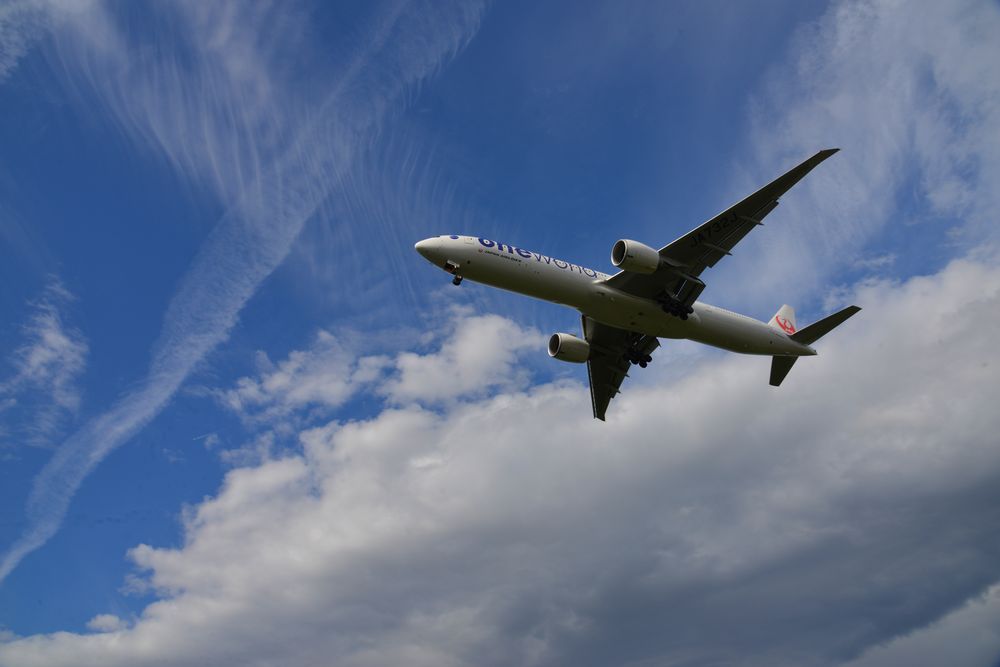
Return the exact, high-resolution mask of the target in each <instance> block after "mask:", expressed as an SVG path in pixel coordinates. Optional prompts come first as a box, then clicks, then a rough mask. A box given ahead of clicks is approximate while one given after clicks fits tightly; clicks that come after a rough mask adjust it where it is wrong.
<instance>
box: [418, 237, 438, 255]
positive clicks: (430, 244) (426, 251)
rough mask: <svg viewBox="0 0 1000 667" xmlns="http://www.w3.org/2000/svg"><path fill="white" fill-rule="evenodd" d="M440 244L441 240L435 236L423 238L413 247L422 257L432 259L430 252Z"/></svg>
mask: <svg viewBox="0 0 1000 667" xmlns="http://www.w3.org/2000/svg"><path fill="white" fill-rule="evenodd" d="M439 245H441V240H440V239H437V238H431V239H424V240H423V241H417V242H416V243H415V244H414V245H413V247H414V249H416V251H417V252H419V253H420V254H421V255H423V256H424V259H432V257H431V253H433V252H434V251H435V250H437V248H438V246H439Z"/></svg>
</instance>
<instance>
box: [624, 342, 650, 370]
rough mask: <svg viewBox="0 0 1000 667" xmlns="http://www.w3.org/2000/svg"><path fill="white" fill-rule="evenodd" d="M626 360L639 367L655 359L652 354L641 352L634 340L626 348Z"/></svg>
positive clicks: (643, 366)
mask: <svg viewBox="0 0 1000 667" xmlns="http://www.w3.org/2000/svg"><path fill="white" fill-rule="evenodd" d="M636 342H638V341H636ZM625 360H626V361H628V362H629V363H630V364H634V365H636V366H638V367H639V368H645V367H646V364H648V363H649V362H651V361H652V360H653V357H652V355H649V354H646V353H645V352H640V351H639V350H638V349H637V348H636V343H635V342H633V343H632V345H631V346H630V347H629V348H628V349H627V350H625Z"/></svg>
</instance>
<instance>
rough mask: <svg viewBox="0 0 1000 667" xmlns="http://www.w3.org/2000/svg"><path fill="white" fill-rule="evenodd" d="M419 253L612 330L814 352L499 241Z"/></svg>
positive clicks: (443, 239) (751, 322) (746, 320)
mask: <svg viewBox="0 0 1000 667" xmlns="http://www.w3.org/2000/svg"><path fill="white" fill-rule="evenodd" d="M416 249H417V250H418V251H419V252H420V254H421V255H423V256H424V257H425V258H426V259H427V260H428V261H430V262H432V263H434V264H436V265H437V266H439V267H441V268H444V269H445V270H448V271H449V272H450V273H454V274H457V275H460V276H462V278H467V279H469V280H474V281H476V282H479V283H484V284H486V285H491V286H493V287H499V288H501V289H505V290H510V291H512V292H517V293H519V294H525V295H527V296H532V297H535V298H537V299H544V300H545V301H551V302H553V303H559V304H563V305H566V306H570V307H572V308H575V309H577V310H578V311H580V312H581V313H583V314H584V315H586V316H588V317H590V318H592V319H594V320H597V321H598V322H601V323H603V324H606V325H608V326H612V327H617V328H619V329H626V330H628V331H636V332H639V333H643V334H646V335H649V336H656V337H657V338H688V339H690V340H694V341H697V342H699V343H704V344H706V345H712V346H714V347H719V348H722V349H725V350H730V351H732V352H741V353H743V354H766V355H789V356H805V355H813V354H816V352H815V350H813V349H812V348H811V347H809V346H808V345H803V344H801V343H797V342H795V341H794V340H792V339H791V338H789V337H788V336H787V335H785V334H784V333H783V332H781V331H779V330H778V329H776V328H774V327H771V326H768V325H767V324H766V323H764V322H761V321H759V320H755V319H753V318H752V317H747V316H745V315H740V314H738V313H733V312H730V311H728V310H724V309H722V308H717V307H715V306H710V305H709V304H707V303H702V302H700V301H699V302H695V303H694V306H693V307H694V312H693V313H691V314H690V315H689V316H688V318H687V319H686V320H682V319H680V318H679V317H676V316H674V315H670V314H668V313H666V312H664V311H663V309H662V308H661V307H660V305H659V304H657V303H656V302H655V301H653V300H651V299H644V298H641V297H637V296H634V295H631V294H626V293H625V292H622V291H621V290H617V289H615V288H613V287H611V286H609V285H607V284H606V283H605V281H606V280H607V279H608V278H609V277H610V276H609V275H608V274H606V273H602V272H600V271H595V270H593V269H590V268H587V267H584V266H581V265H577V264H573V263H571V262H566V261H563V260H560V259H554V258H552V257H548V256H546V255H542V254H540V253H537V252H532V251H529V250H524V249H523V248H518V247H516V246H511V245H508V244H505V243H500V242H497V241H491V240H489V239H484V238H475V237H472V236H438V237H434V238H429V239H425V240H423V241H420V242H419V243H417V245H416Z"/></svg>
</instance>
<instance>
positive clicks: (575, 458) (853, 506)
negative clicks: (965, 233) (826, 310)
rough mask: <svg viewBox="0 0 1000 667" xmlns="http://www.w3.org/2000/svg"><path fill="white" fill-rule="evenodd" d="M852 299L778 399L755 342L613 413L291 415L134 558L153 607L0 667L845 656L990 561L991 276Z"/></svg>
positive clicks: (568, 404) (973, 269) (771, 660)
mask: <svg viewBox="0 0 1000 667" xmlns="http://www.w3.org/2000/svg"><path fill="white" fill-rule="evenodd" d="M970 284H975V285H978V286H979V289H977V290H975V291H970V290H969V289H967V286H968V285H970ZM931 295H935V296H936V297H938V298H937V299H936V303H939V304H943V305H941V306H940V307H938V308H937V309H935V310H934V311H928V308H927V303H928V298H929V297H930V296H931ZM852 296H853V298H854V299H855V300H857V301H858V302H859V303H864V304H865V306H866V313H868V315H867V316H866V317H865V318H864V319H862V320H859V321H857V322H852V326H851V327H849V328H848V327H845V328H844V331H842V332H841V331H838V333H836V334H832V335H831V336H830V337H829V338H828V339H824V345H823V347H822V350H821V354H820V356H819V357H816V358H813V359H808V360H806V362H803V363H801V364H799V365H797V366H796V368H795V369H794V371H793V373H792V374H791V375H790V376H789V379H788V380H787V381H786V384H787V386H786V387H782V389H781V391H780V392H776V391H774V390H772V389H771V388H770V387H768V386H767V382H766V376H767V363H766V360H762V359H757V358H740V357H724V358H718V359H711V360H707V361H705V362H704V363H703V364H702V365H701V366H700V367H699V368H697V369H696V371H695V372H694V373H692V374H691V375H690V376H689V377H687V378H686V379H684V380H682V381H681V382H679V383H676V384H674V385H672V386H656V385H653V386H645V387H634V388H633V389H632V390H631V391H629V392H626V393H625V394H623V395H622V396H621V397H619V399H618V402H616V406H615V407H616V410H615V412H614V414H613V415H611V416H610V418H609V421H608V423H607V424H606V425H602V424H598V423H596V422H594V421H592V420H591V419H590V418H589V404H588V400H587V395H586V389H585V388H584V387H582V386H581V385H579V384H576V383H568V384H567V383H558V384H548V385H542V386H538V387H534V388H532V389H530V390H528V391H522V392H516V393H508V394H505V395H500V396H496V397H494V398H484V399H480V400H477V401H471V402H467V403H463V404H459V405H455V406H454V407H453V408H452V409H450V410H446V411H444V412H443V413H436V412H429V411H426V410H425V409H422V408H419V407H416V406H415V405H413V404H408V405H404V406H401V407H399V408H388V409H386V410H384V411H383V412H381V413H380V414H378V415H377V416H376V417H374V418H372V419H370V420H366V421H361V422H352V423H346V424H341V423H338V422H331V423H329V424H326V425H323V426H320V427H317V428H314V429H310V430H307V431H305V432H303V433H302V435H301V451H300V453H298V454H296V455H289V456H285V457H283V458H279V459H276V460H269V461H266V462H264V463H262V464H260V465H258V466H253V467H249V468H242V469H237V470H234V471H232V472H230V473H229V475H228V476H227V478H226V481H225V484H224V485H223V488H222V489H221V491H220V492H219V494H218V495H217V496H216V497H214V498H212V499H209V500H207V501H206V502H204V503H203V504H201V505H200V506H198V507H197V508H196V509H195V510H194V511H193V512H192V513H191V514H190V516H189V518H188V520H187V522H186V525H185V538H184V545H183V546H182V547H180V548H177V549H161V548H154V547H151V546H147V545H141V546H138V547H136V548H135V549H133V550H132V552H131V557H132V559H133V560H134V562H135V563H136V565H137V567H138V568H140V569H141V570H142V571H144V572H145V573H146V576H147V577H148V581H149V583H150V585H151V586H152V587H153V588H154V589H155V590H157V591H159V592H160V595H161V596H162V599H161V600H160V601H158V602H155V603H153V604H151V605H150V606H149V607H147V608H146V610H145V611H144V612H143V614H142V616H141V617H140V618H138V619H135V620H134V622H133V624H132V626H131V627H129V628H127V629H120V630H114V629H111V630H107V631H102V632H100V633H99V634H91V635H75V634H68V633H59V634H55V635H48V636H36V637H32V638H27V639H20V640H15V641H13V642H8V643H6V644H3V645H0V664H17V665H33V664H45V665H59V664H73V665H88V664H94V665H97V664H100V665H116V664H122V665H126V664H127V665H143V664H161V663H162V662H163V661H164V660H165V657H164V656H170V657H169V660H166V661H167V662H169V663H170V664H175V665H185V664H192V665H193V664H206V663H210V664H250V665H265V664H279V663H280V664H284V665H309V664H315V663H316V662H317V661H322V662H336V663H337V664H345V665H370V664H402V663H405V664H414V665H425V664H426V665H441V664H456V665H457V664H478V665H482V664H487V665H488V664H498V665H499V664H525V665H552V664H582V665H589V664H595V665H596V664H649V663H657V664H658V663H661V662H675V663H680V664H705V663H717V662H724V663H727V664H762V663H768V664H789V663H795V664H807V665H808V664H832V663H836V662H839V661H843V660H848V659H851V658H854V657H857V656H859V655H860V654H861V653H862V652H863V651H865V650H866V649H868V648H870V647H873V646H876V645H879V644H880V643H883V642H885V641H887V640H888V639H890V638H892V637H896V636H898V635H902V634H905V633H908V632H910V631H912V630H914V629H916V628H919V627H922V626H924V625H926V624H928V623H931V622H932V621H934V620H935V619H937V618H939V617H941V616H943V615H945V614H947V613H948V612H949V611H951V610H953V609H958V608H959V607H961V606H962V605H963V603H964V602H965V600H966V599H967V598H969V597H972V596H975V595H976V594H978V593H979V592H980V591H983V590H985V589H987V588H988V587H989V586H991V585H992V584H994V583H995V582H996V581H997V579H998V577H1000V572H998V571H997V568H996V563H997V562H1000V538H998V537H997V535H996V531H995V530H994V528H995V525H996V522H997V520H1000V516H998V514H997V509H996V508H997V507H1000V504H998V502H997V500H998V497H997V491H996V489H997V488H1000V448H998V447H997V442H996V437H995V433H996V432H997V431H998V429H1000V421H998V420H1000V416H998V415H997V413H996V411H995V410H992V409H990V406H991V404H992V403H991V401H992V398H991V397H992V396H995V395H996V394H997V392H998V391H1000V376H998V375H997V373H996V372H995V369H993V368H992V362H993V360H994V358H995V355H993V354H992V349H993V340H992V332H993V331H995V330H996V328H997V327H998V326H1000V269H998V268H997V267H996V266H995V264H984V263H980V262H975V261H968V260H962V261H955V262H952V263H951V264H950V265H949V266H948V267H947V268H946V269H945V270H944V271H942V272H941V273H940V274H937V275H930V276H923V277H916V278H913V279H911V280H909V281H906V282H905V283H901V284H895V283H891V282H870V283H863V284H860V285H859V286H857V288H856V293H855V294H853V295H852ZM941 297H943V298H941ZM483 326H486V327H490V328H492V329H493V330H494V331H495V332H503V331H505V330H506V329H507V328H508V327H510V326H513V325H512V323H509V322H505V321H503V320H502V319H500V318H496V319H492V318H491V319H489V320H486V321H485V322H484V323H483ZM459 337H460V336H459V335H456V336H454V337H453V338H451V339H449V340H446V341H444V342H443V343H442V345H441V347H440V348H439V349H438V350H437V351H436V352H433V353H431V355H429V356H428V357H427V359H428V363H431V362H433V361H435V357H437V358H438V359H444V358H447V357H448V355H450V354H451V352H450V351H449V350H450V349H451V348H452V347H453V346H454V345H455V344H456V341H457V340H458V339H459ZM387 381H388V380H386V382H387ZM959 387H960V388H961V391H960V392H958V391H956V388H959ZM372 391H374V392H377V391H378V389H377V388H373V389H372ZM234 553H240V554H241V557H240V558H239V559H233V557H232V554H234ZM104 627H105V624H104V623H103V622H102V623H101V628H100V629H102V630H103V628H104ZM263 629H266V631H265V630H263ZM996 648H997V650H1000V644H997V645H996Z"/></svg>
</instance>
